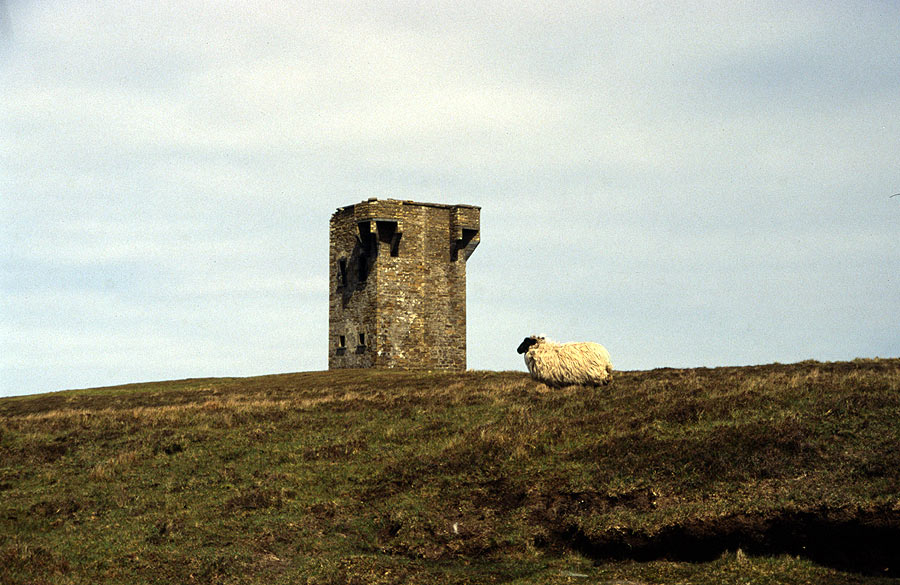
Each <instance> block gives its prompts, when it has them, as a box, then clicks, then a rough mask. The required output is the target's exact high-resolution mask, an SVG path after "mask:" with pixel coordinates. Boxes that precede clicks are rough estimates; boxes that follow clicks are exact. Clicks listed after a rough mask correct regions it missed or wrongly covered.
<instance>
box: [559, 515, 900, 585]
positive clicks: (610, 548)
mask: <svg viewBox="0 0 900 585" xmlns="http://www.w3.org/2000/svg"><path fill="white" fill-rule="evenodd" d="M552 534H553V535H554V537H555V539H556V541H555V543H553V544H556V545H561V546H568V547H571V548H573V549H575V550H577V551H579V552H580V553H581V554H584V555H585V556H588V557H590V558H593V559H596V560H605V559H615V560H622V559H633V560H638V561H650V560H657V559H667V560H675V561H688V562H704V561H711V560H713V559H715V558H717V557H719V556H720V555H721V554H722V553H724V552H726V551H736V550H738V549H740V550H743V551H744V552H745V553H747V554H751V555H780V554H789V555H795V556H802V557H805V558H808V559H810V560H812V561H813V562H815V563H818V564H820V565H823V566H827V567H832V568H835V569H840V570H843V571H852V572H857V573H864V574H868V575H881V576H886V577H900V511H898V510H894V509H891V508H890V507H887V506H884V507H881V508H875V509H871V510H847V509H841V510H828V509H817V510H808V511H783V512H779V513H773V514H768V515H765V514H735V515H731V516H725V517H722V518H717V519H713V520H697V521H693V522H688V523H685V524H678V525H673V526H669V527H666V528H664V529H663V530H661V531H659V532H658V533H656V534H653V535H648V534H644V533H641V532H634V531H627V530H609V531H606V532H603V533H600V534H596V535H595V534H592V535H587V534H585V533H584V532H583V531H582V530H581V529H579V528H577V527H575V526H574V525H573V524H571V523H570V524H568V525H563V526H556V527H555V529H554V530H553V532H552Z"/></svg>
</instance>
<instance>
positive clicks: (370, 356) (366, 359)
mask: <svg viewBox="0 0 900 585" xmlns="http://www.w3.org/2000/svg"><path fill="white" fill-rule="evenodd" d="M480 227H481V208H480V207H476V206H473V205H442V204H436V203H418V202H415V201H399V200H394V199H383V200H379V199H374V198H373V199H369V200H367V201H363V202H361V203H357V204H355V205H348V206H346V207H341V208H339V209H338V210H337V211H336V212H335V213H334V215H332V216H331V224H330V252H329V254H330V256H329V273H330V278H329V312H328V315H329V319H328V321H329V323H328V368H329V369H339V368H403V369H428V370H431V369H434V370H465V369H466V261H467V260H468V259H469V256H471V254H472V252H473V251H474V250H475V247H476V246H478V243H479V241H480Z"/></svg>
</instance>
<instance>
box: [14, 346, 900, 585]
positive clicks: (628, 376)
mask: <svg viewBox="0 0 900 585" xmlns="http://www.w3.org/2000/svg"><path fill="white" fill-rule="evenodd" d="M898 543H900V360H896V359H892V360H858V361H854V362H850V363H827V364H823V363H816V362H808V363H801V364H795V365H771V366H760V367H748V368H718V369H692V370H672V369H666V370H655V371H650V372H622V373H618V374H617V377H616V379H615V381H614V383H613V384H612V385H611V386H608V387H606V388H601V389H588V388H581V387H573V388H567V389H562V390H551V389H549V388H547V387H545V386H543V385H540V384H537V383H535V382H532V381H531V380H530V379H529V378H528V377H527V375H526V374H524V373H516V372H469V373H465V374H437V373H435V374H432V373H403V372H385V371H338V372H316V373H301V374H289V375H280V376H265V377H258V378H247V379H210V380H186V381H179V382H165V383H155V384H144V385H131V386H123V387H116V388H102V389H96V390H81V391H71V392H62V393H55V394H47V395H40V396H29V397H17V398H4V399H2V400H0V582H2V583H89V582H91V583H101V582H102V583H137V582H140V583H172V584H174V583H179V584H182V583H402V582H409V583H499V582H508V583H565V582H577V581H579V580H582V582H593V583H616V582H618V583H622V582H629V583H632V584H639V583H675V582H691V583H747V582H754V583H784V582H807V581H808V582H815V583H862V582H882V581H884V582H885V583H887V582H893V581H894V578H896V577H898V576H900V544H898Z"/></svg>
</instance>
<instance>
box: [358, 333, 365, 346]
mask: <svg viewBox="0 0 900 585" xmlns="http://www.w3.org/2000/svg"><path fill="white" fill-rule="evenodd" d="M359 344H360V345H365V344H366V334H365V333H360V334H359Z"/></svg>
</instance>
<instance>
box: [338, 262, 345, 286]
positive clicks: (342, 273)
mask: <svg viewBox="0 0 900 585" xmlns="http://www.w3.org/2000/svg"><path fill="white" fill-rule="evenodd" d="M338 264H339V265H340V268H341V286H347V259H346V258H341V259H340V261H339V262H338Z"/></svg>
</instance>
